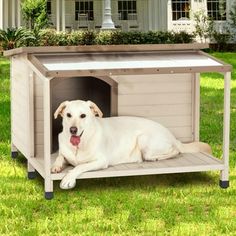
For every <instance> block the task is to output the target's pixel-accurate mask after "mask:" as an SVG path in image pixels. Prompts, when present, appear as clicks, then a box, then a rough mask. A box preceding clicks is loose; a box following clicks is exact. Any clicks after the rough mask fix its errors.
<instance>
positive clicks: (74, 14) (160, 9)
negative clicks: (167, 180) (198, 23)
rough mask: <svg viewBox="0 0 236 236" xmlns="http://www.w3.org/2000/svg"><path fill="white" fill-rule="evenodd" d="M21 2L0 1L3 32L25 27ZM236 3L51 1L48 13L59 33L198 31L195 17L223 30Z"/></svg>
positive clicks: (224, 0) (226, 0)
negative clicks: (200, 16)
mask: <svg viewBox="0 0 236 236" xmlns="http://www.w3.org/2000/svg"><path fill="white" fill-rule="evenodd" d="M21 1H23V0H0V28H1V29H6V28H8V27H20V26H22V25H24V22H23V19H22V14H21V9H20V5H21ZM234 3H235V0H49V1H47V12H48V15H49V19H50V22H51V25H52V27H53V28H55V29H57V30H58V31H61V30H62V31H64V30H77V29H98V30H99V29H115V28H118V29H121V30H124V31H130V30H139V31H149V30H174V31H187V32H192V31H193V30H194V21H193V20H192V19H191V17H190V16H191V14H193V13H194V12H197V11H199V10H203V11H205V12H206V13H207V14H208V15H209V16H211V17H212V18H213V19H214V21H215V22H216V25H218V28H219V29H221V28H222V27H223V25H224V24H226V22H227V21H228V19H229V11H230V9H231V7H232V6H233V4H234Z"/></svg>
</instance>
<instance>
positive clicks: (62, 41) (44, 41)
mask: <svg viewBox="0 0 236 236" xmlns="http://www.w3.org/2000/svg"><path fill="white" fill-rule="evenodd" d="M27 33H29V31H27ZM31 34H32V35H33V36H34V39H32V38H30V39H26V40H22V39H21V41H20V43H15V44H14V45H17V47H22V46H77V45H118V44H172V43H173V44H175V43H192V42H193V41H194V36H193V35H192V34H189V33H186V32H179V33H175V32H168V31H149V32H139V31H131V32H123V31H99V32H98V31H72V32H57V31H56V30H53V29H44V30H40V31H39V32H35V31H31ZM3 45H7V44H6V43H5V44H4V42H3V41H2V46H3ZM4 49H5V50H7V49H10V48H8V47H7V46H5V47H4Z"/></svg>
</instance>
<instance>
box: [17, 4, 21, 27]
mask: <svg viewBox="0 0 236 236" xmlns="http://www.w3.org/2000/svg"><path fill="white" fill-rule="evenodd" d="M19 27H21V0H17V28H19Z"/></svg>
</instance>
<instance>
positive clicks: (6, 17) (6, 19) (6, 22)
mask: <svg viewBox="0 0 236 236" xmlns="http://www.w3.org/2000/svg"><path fill="white" fill-rule="evenodd" d="M3 2H4V5H3V7H4V10H3V19H4V22H3V23H4V26H3V27H4V28H5V29H6V28H8V27H9V14H8V13H9V2H8V0H7V1H6V0H3Z"/></svg>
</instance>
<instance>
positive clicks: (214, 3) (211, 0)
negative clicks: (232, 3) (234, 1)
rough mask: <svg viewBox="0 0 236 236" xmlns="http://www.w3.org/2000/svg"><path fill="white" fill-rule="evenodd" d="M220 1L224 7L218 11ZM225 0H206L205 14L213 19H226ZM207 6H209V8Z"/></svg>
mask: <svg viewBox="0 0 236 236" xmlns="http://www.w3.org/2000/svg"><path fill="white" fill-rule="evenodd" d="M220 3H221V4H225V8H224V9H223V12H224V13H223V12H222V13H221V12H220ZM226 4H227V1H226V0H207V14H208V16H209V17H210V18H212V19H213V20H214V21H226V20H227V14H226V9H227V6H226ZM209 6H211V8H210V9H209Z"/></svg>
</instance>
